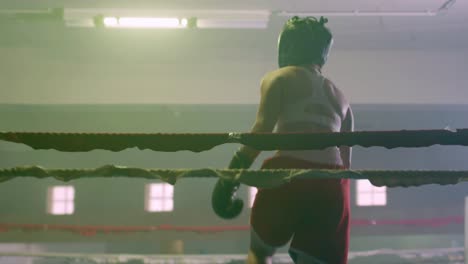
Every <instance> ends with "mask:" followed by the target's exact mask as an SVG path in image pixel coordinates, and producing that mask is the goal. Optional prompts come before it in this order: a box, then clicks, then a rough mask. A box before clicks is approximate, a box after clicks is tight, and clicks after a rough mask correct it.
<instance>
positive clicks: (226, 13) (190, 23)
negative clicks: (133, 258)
mask: <svg viewBox="0 0 468 264" xmlns="http://www.w3.org/2000/svg"><path fill="white" fill-rule="evenodd" d="M64 14H65V15H64V19H65V23H66V25H67V26H72V27H89V26H94V25H98V26H104V27H108V28H202V29H204V28H242V29H245V28H254V29H256V28H267V27H268V21H269V19H270V15H271V12H270V11H268V10H235V9H233V10H218V9H205V10H203V9H201V10H196V9H188V10H155V9H73V8H71V9H70V8H67V9H65V12H64Z"/></svg>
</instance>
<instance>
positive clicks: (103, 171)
mask: <svg viewBox="0 0 468 264" xmlns="http://www.w3.org/2000/svg"><path fill="white" fill-rule="evenodd" d="M0 140H2V141H7V142H13V143H18V144H24V145H27V146H30V147H31V148H33V149H54V150H58V151H62V152H87V151H91V150H95V149H100V150H107V151H114V152H117V151H122V150H124V149H128V148H137V149H140V150H145V149H149V150H153V151H161V152H175V151H184V150H185V151H192V152H196V153H198V152H202V151H208V150H210V149H212V148H214V147H216V146H219V145H223V144H243V145H247V146H250V147H253V148H255V149H257V150H265V151H267V150H278V149H280V150H306V149H324V148H327V147H332V146H350V147H352V146H361V147H375V146H378V147H385V148H387V149H394V148H399V147H404V148H421V147H428V146H433V145H444V146H468V129H457V130H446V129H443V130H403V131H365V132H349V133H287V134H275V133H258V134H251V133H205V134H163V133H158V134H136V133H135V134H128V133H127V134H117V133H113V134H109V133H30V132H0ZM17 177H36V178H38V179H43V178H49V177H52V178H54V179H56V180H60V181H71V180H76V179H81V178H93V177H104V178H111V177H130V178H144V179H158V180H162V181H164V182H167V183H169V184H172V185H174V184H176V183H177V181H178V180H180V179H182V178H207V177H210V178H222V179H225V180H229V181H234V182H241V183H242V184H245V185H248V186H253V187H258V188H268V187H275V186H279V185H281V184H284V183H286V182H289V181H291V180H292V179H294V178H327V177H328V178H329V177H331V178H349V179H368V180H370V181H371V182H372V183H373V184H374V185H376V186H387V187H408V186H422V185H426V184H439V185H449V184H457V183H460V182H467V181H468V171H455V170H445V171H429V170H344V171H339V170H305V169H281V170H244V169H241V170H237V169H231V170H229V169H211V168H203V169H157V168H154V169H150V168H148V169H145V168H131V167H122V166H115V165H106V166H102V167H99V168H93V169H53V168H43V167H40V166H27V167H13V168H6V169H0V183H1V182H5V181H8V180H11V179H13V178H17ZM467 207H468V205H467ZM458 220H459V221H463V220H460V219H458ZM465 221H466V219H465ZM54 228H55V229H56V230H61V231H64V230H68V231H74V232H78V233H81V234H82V235H95V234H96V233H98V232H102V233H105V234H108V233H118V232H127V231H129V230H128V229H125V228H123V229H121V230H119V229H118V228H116V229H105V228H94V229H93V228H90V227H88V228H84V229H83V228H82V229H77V230H73V228H72V227H70V228H67V227H64V226H61V228H60V227H57V226H53V225H29V226H28V225H15V224H0V231H3V232H6V231H10V230H14V229H19V230H27V229H30V230H39V231H40V230H47V229H54ZM158 228H159V229H158ZM166 228H167V227H166ZM163 229H164V227H161V226H160V227H149V229H142V230H133V231H135V232H150V231H156V230H163ZM173 230H176V231H177V229H173ZM239 230H243V229H242V228H240V229H239ZM130 231H131V230H130ZM178 231H197V230H184V229H181V230H178ZM205 231H206V230H205ZM208 231H210V230H208ZM211 231H213V232H220V231H223V230H211ZM224 231H225V230H224ZM231 231H236V229H234V230H231ZM465 236H466V235H465ZM465 247H466V245H465ZM465 251H466V250H465ZM382 254H383V255H385V254H394V255H395V254H399V256H400V257H401V259H412V262H410V263H426V262H418V261H423V260H422V259H424V256H427V255H428V254H430V252H429V251H424V250H419V251H399V253H396V252H392V251H391V250H390V251H388V250H387V251H385V250H384V251H372V252H354V253H353V252H350V260H352V259H356V258H357V259H358V258H359V257H365V256H368V255H382ZM432 254H436V255H437V254H439V255H442V256H449V258H450V256H451V257H452V258H454V259H455V261H457V258H458V260H459V261H461V262H454V263H463V262H462V261H463V257H460V256H462V255H463V248H455V249H454V248H452V249H445V250H441V251H440V252H432ZM8 256H9V257H13V256H16V257H20V258H21V257H23V258H27V257H35V258H44V259H57V258H66V257H65V256H63V255H60V254H27V253H25V254H18V253H1V254H0V260H1V258H5V257H8ZM70 256H72V255H70ZM74 257H75V258H76V259H83V263H208V262H209V263H242V262H241V261H242V260H243V259H244V258H245V256H243V255H230V256H213V255H210V256H172V257H169V256H164V255H163V256H146V257H135V256H122V255H120V256H111V255H94V256H89V255H88V256H82V255H79V254H78V255H75V256H74ZM169 258H171V259H172V260H174V259H176V261H175V262H174V261H172V262H171V261H169V260H168V259H169ZM132 259H133V260H132ZM208 259H209V260H208ZM418 259H419V260H418ZM86 261H89V262H86ZM131 261H133V262H131ZM197 261H198V262H197ZM207 261H208V262H207ZM287 261H290V259H289V257H288V256H287V255H281V254H280V255H278V256H276V258H275V263H289V262H287ZM410 261H411V260H410ZM45 263H46V262H45ZM73 263H75V262H73ZM76 263H80V262H76ZM351 263H352V262H351ZM356 263H358V262H356ZM359 263H360V262H359ZM395 263H397V262H395ZM440 263H442V262H440Z"/></svg>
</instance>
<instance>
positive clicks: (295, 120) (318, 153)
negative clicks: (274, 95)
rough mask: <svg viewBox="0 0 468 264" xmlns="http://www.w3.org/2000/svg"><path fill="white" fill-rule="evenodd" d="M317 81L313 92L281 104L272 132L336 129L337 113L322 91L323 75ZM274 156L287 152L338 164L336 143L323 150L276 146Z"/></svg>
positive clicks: (332, 130) (308, 159)
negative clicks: (276, 149) (319, 81)
mask: <svg viewBox="0 0 468 264" xmlns="http://www.w3.org/2000/svg"><path fill="white" fill-rule="evenodd" d="M320 78H321V84H320V85H319V87H318V88H317V89H314V91H313V93H312V94H311V95H310V96H308V97H304V98H301V99H299V100H298V101H296V102H294V103H289V104H286V105H283V108H282V109H281V113H280V115H279V117H278V121H277V124H276V132H278V133H288V132H317V131H321V132H339V131H340V129H341V121H342V119H341V115H340V114H339V113H337V109H336V108H335V107H334V106H333V104H332V102H330V98H329V96H328V95H327V94H326V92H325V91H324V86H323V83H324V80H325V78H324V77H323V76H320ZM275 155H276V156H289V157H294V158H298V159H302V160H307V161H311V162H315V163H321V164H332V165H342V164H343V162H342V160H341V156H340V150H339V148H338V147H330V148H326V149H323V150H300V151H290V150H280V151H278V152H277V153H276V154H275Z"/></svg>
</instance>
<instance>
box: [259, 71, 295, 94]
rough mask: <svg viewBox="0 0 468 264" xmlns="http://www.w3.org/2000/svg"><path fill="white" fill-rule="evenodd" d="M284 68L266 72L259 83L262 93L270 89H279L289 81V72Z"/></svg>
mask: <svg viewBox="0 0 468 264" xmlns="http://www.w3.org/2000/svg"><path fill="white" fill-rule="evenodd" d="M285 68H287V67H285ZM285 68H281V69H277V70H274V71H271V72H268V73H266V74H265V75H264V76H263V78H262V83H261V87H262V92H267V91H269V90H272V89H276V90H277V89H280V88H281V86H282V85H284V83H285V82H287V80H288V79H290V78H289V76H290V74H291V73H290V70H288V69H285Z"/></svg>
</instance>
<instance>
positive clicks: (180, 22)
mask: <svg viewBox="0 0 468 264" xmlns="http://www.w3.org/2000/svg"><path fill="white" fill-rule="evenodd" d="M103 23H104V26H105V27H117V28H185V27H187V19H178V18H159V17H104V20H103Z"/></svg>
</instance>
